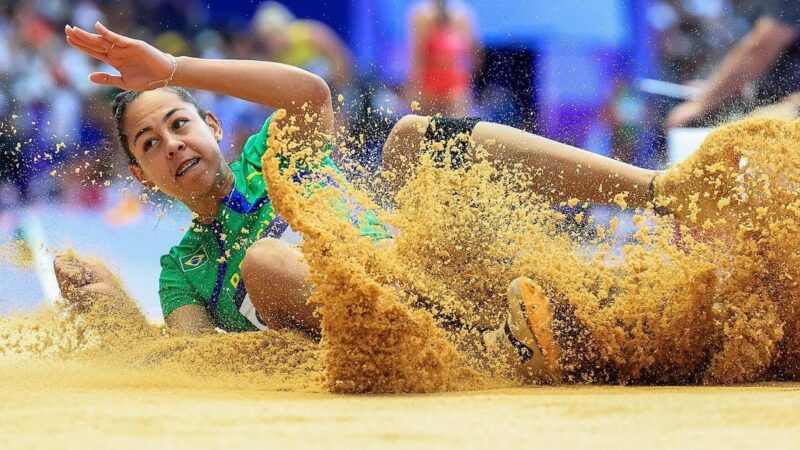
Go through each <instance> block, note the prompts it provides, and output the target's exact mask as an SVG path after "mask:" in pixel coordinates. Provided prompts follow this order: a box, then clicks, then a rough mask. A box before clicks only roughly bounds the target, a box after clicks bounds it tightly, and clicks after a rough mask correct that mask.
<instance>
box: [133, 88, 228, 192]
mask: <svg viewBox="0 0 800 450" xmlns="http://www.w3.org/2000/svg"><path fill="white" fill-rule="evenodd" d="M124 130H125V133H126V134H127V136H128V145H129V146H130V150H131V152H132V153H133V156H134V157H135V158H136V161H137V164H131V165H130V166H129V168H130V170H131V173H132V174H133V176H134V177H136V178H137V179H138V180H139V181H141V182H142V183H143V184H144V185H145V186H148V187H150V188H152V187H153V186H158V188H159V189H160V190H162V191H164V192H165V193H167V194H168V195H171V196H173V197H176V198H177V199H179V200H181V201H183V202H184V203H186V202H187V201H189V202H191V200H192V199H194V198H197V197H198V196H202V195H204V194H207V193H209V192H210V191H212V190H213V189H214V188H215V187H220V186H222V185H223V184H224V179H225V176H226V175H227V173H226V170H228V167H227V165H226V164H225V160H224V158H223V157H222V153H221V152H220V150H219V141H220V140H221V139H222V127H221V126H220V124H219V121H218V120H217V118H216V117H215V116H214V115H213V114H211V113H208V114H207V115H206V117H200V115H199V113H198V111H197V109H196V108H195V107H194V105H192V104H191V103H188V102H185V101H184V100H182V99H181V98H180V97H179V96H178V95H177V94H175V93H174V92H169V91H166V90H161V89H157V90H153V91H147V92H144V93H142V94H141V95H140V96H139V97H137V98H136V99H135V100H134V101H133V102H132V103H131V104H130V105H128V109H127V112H126V115H125V122H124Z"/></svg>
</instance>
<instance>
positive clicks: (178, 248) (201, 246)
mask: <svg viewBox="0 0 800 450" xmlns="http://www.w3.org/2000/svg"><path fill="white" fill-rule="evenodd" d="M208 233H210V231H209V230H205V229H204V228H200V227H197V228H194V224H192V225H190V226H189V230H187V231H186V234H184V235H183V238H181V241H180V243H178V245H174V246H172V248H170V249H169V252H168V253H166V254H165V255H162V256H161V277H162V278H164V276H169V275H170V274H173V273H183V272H185V271H186V269H187V268H190V267H197V266H199V265H201V264H202V263H205V262H206V261H207V260H208V255H209V253H208V248H207V247H208V244H209V242H210V241H209V237H208V236H207V234H208Z"/></svg>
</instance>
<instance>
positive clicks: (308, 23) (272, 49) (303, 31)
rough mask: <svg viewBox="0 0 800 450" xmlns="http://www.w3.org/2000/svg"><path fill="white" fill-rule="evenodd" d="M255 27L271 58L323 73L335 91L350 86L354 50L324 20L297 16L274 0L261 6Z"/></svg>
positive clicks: (341, 90)
mask: <svg viewBox="0 0 800 450" xmlns="http://www.w3.org/2000/svg"><path fill="white" fill-rule="evenodd" d="M253 28H254V30H255V32H256V34H257V35H258V37H259V39H260V41H261V43H262V44H263V46H264V48H265V49H266V59H267V60H268V61H276V62H281V63H284V64H290V65H292V66H297V67H302V68H303V69H306V70H308V71H309V72H311V73H314V74H316V75H319V76H320V77H322V78H323V79H325V81H327V82H328V84H329V85H330V86H331V88H332V90H333V91H334V93H342V92H344V91H345V90H346V89H347V88H348V87H349V86H350V81H351V78H352V75H353V73H352V72H353V69H352V57H351V55H350V50H349V49H348V48H347V46H346V45H345V43H344V42H343V41H342V40H341V38H339V36H338V35H337V34H336V32H335V31H333V30H332V29H331V28H330V27H329V26H327V25H325V24H324V23H322V22H318V21H316V20H301V19H296V18H295V17H294V15H293V14H292V13H291V12H290V11H289V9H288V8H286V7H285V6H283V5H282V4H280V3H278V2H271V1H270V2H264V3H262V4H261V5H260V6H259V7H258V11H257V12H256V14H255V17H254V18H253Z"/></svg>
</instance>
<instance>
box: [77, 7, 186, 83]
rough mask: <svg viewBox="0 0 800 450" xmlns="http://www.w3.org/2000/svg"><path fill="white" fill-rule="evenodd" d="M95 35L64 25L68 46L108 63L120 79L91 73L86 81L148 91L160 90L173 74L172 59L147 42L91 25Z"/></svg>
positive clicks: (101, 26)
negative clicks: (161, 85) (115, 70)
mask: <svg viewBox="0 0 800 450" xmlns="http://www.w3.org/2000/svg"><path fill="white" fill-rule="evenodd" d="M94 28H95V30H96V31H97V33H90V32H88V31H86V30H83V29H81V28H78V27H72V26H69V25H67V26H66V27H65V28H64V33H65V34H66V37H67V43H68V44H69V45H71V46H72V47H73V48H75V49H77V50H80V51H82V52H83V53H86V54H87V55H89V56H91V57H93V58H95V59H97V60H100V61H103V62H105V63H108V64H109V65H111V66H112V67H114V68H115V69H117V70H118V71H119V75H114V74H110V73H107V72H93V73H92V74H91V75H89V80H91V81H92V82H94V83H97V84H102V85H105V86H115V87H118V88H121V89H125V90H135V91H147V90H150V89H155V88H158V87H159V86H160V83H161V82H163V80H165V79H167V78H169V77H170V75H172V74H173V73H174V72H173V71H174V66H173V61H174V59H173V58H172V57H171V55H168V54H166V53H164V52H162V51H161V50H158V49H157V48H155V47H153V46H152V45H150V44H148V43H147V42H144V41H140V40H138V39H131V38H129V37H127V36H122V35H120V34H117V33H114V32H113V31H111V30H109V29H108V28H106V27H105V26H103V24H101V23H100V22H97V23H95V25H94Z"/></svg>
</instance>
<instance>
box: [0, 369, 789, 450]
mask: <svg viewBox="0 0 800 450" xmlns="http://www.w3.org/2000/svg"><path fill="white" fill-rule="evenodd" d="M56 374H59V376H55V375H56ZM108 375H109V374H108V373H106V374H104V375H103V377H104V378H106V379H105V381H104V383H102V384H99V385H98V383H97V380H96V379H94V378H93V377H92V376H91V374H87V373H86V372H85V370H84V369H82V368H81V367H80V366H79V365H76V364H74V363H71V362H65V363H58V364H54V363H50V364H45V363H42V364H31V363H24V364H22V365H18V364H10V365H4V366H3V367H0V385H2V386H3V388H4V389H2V390H0V404H2V405H6V407H4V408H2V409H0V448H5V449H11V448H92V447H94V448H98V447H103V448H151V447H152V446H159V447H172V448H220V447H225V448H231V449H234V448H253V446H258V447H262V448H266V447H267V446H270V447H273V448H307V447H309V446H320V445H325V446H326V447H328V448H359V447H360V448H364V447H375V446H378V445H380V447H382V448H394V447H403V448H408V447H415V448H419V447H428V448H465V447H472V448H478V447H481V448H486V447H490V446H496V445H502V446H503V447H509V446H511V445H521V446H523V448H556V447H565V446H571V447H580V448H589V447H591V448H621V447H623V448H624V447H628V448H675V447H684V448H712V447H715V448H758V447H761V446H763V445H765V444H767V443H768V444H769V445H770V447H772V448H789V447H792V446H794V445H796V443H797V442H798V440H799V439H800V413H799V412H798V411H800V384H797V383H781V384H769V385H766V384H765V385H752V386H736V387H618V386H567V387H529V388H514V389H498V390H484V391H473V392H458V393H445V394H434V395H401V396H343V395H331V394H327V393H322V392H276V391H270V390H263V389H259V387H258V386H256V385H253V384H251V385H248V384H246V383H243V384H242V385H240V386H236V385H234V384H233V383H231V384H230V385H228V386H224V385H219V384H215V383H214V382H211V381H210V380H209V382H208V385H207V386H205V387H202V386H196V385H195V386H188V385H186V386H181V385H180V384H179V383H175V384H173V385H169V386H164V385H162V386H158V385H148V383H147V382H146V381H145V380H146V378H144V374H132V373H130V372H128V373H123V372H122V371H120V373H119V377H117V378H107V377H108ZM139 376H141V377H142V378H140V379H137V378H139ZM223 384H224V383H223Z"/></svg>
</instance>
